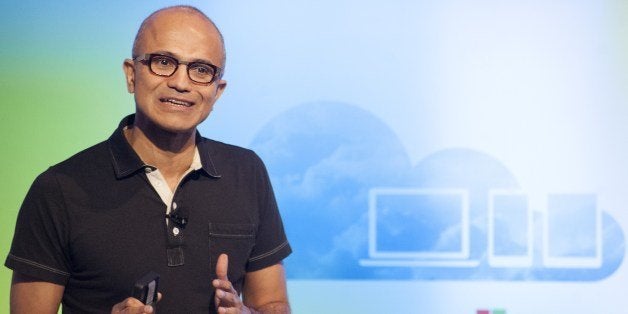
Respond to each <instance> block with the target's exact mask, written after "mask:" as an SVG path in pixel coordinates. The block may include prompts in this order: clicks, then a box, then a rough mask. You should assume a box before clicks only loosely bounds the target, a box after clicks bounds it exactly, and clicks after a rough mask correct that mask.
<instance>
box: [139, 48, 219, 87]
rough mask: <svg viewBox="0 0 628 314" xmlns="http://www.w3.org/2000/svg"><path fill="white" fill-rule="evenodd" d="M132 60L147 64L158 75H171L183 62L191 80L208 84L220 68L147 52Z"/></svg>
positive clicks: (213, 79)
mask: <svg viewBox="0 0 628 314" xmlns="http://www.w3.org/2000/svg"><path fill="white" fill-rule="evenodd" d="M133 60H135V61H138V62H141V63H142V64H144V65H148V69H150V71H151V72H152V73H153V74H155V75H159V76H172V75H173V74H174V72H177V69H178V68H179V64H185V65H186V66H187V69H188V77H189V78H190V80H192V81H193V82H196V83H199V84H204V85H209V84H211V83H212V82H213V81H215V80H216V79H218V78H220V75H221V74H222V73H221V72H222V69H221V68H219V67H217V66H215V65H213V64H211V63H205V62H183V61H179V60H177V59H176V58H174V57H171V56H166V55H161V54H156V53H148V54H145V55H143V56H139V57H135V58H133Z"/></svg>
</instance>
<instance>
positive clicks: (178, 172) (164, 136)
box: [124, 126, 196, 190]
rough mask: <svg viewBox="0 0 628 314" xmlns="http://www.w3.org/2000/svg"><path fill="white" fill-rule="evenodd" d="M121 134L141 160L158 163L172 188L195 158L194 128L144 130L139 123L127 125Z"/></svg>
mask: <svg viewBox="0 0 628 314" xmlns="http://www.w3.org/2000/svg"><path fill="white" fill-rule="evenodd" d="M124 135H125V137H126V139H127V141H128V142H129V144H131V147H133V150H135V152H136V153H137V154H138V156H139V157H140V158H141V159H142V161H143V162H144V163H146V164H149V165H151V166H155V167H157V169H159V171H160V172H161V174H162V175H163V176H164V178H165V179H166V181H167V182H168V185H169V186H170V189H171V190H174V189H175V187H176V184H177V183H178V181H179V179H180V178H181V177H182V176H183V174H184V173H185V172H186V171H187V170H188V169H189V168H190V165H191V164H192V160H193V159H194V152H195V148H196V144H195V139H196V132H195V131H191V132H189V133H169V132H150V131H148V132H147V130H144V129H143V128H142V127H138V126H128V127H127V128H126V129H125V130H124Z"/></svg>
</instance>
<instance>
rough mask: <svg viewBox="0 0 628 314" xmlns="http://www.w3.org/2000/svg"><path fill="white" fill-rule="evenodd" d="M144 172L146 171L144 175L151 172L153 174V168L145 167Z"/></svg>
mask: <svg viewBox="0 0 628 314" xmlns="http://www.w3.org/2000/svg"><path fill="white" fill-rule="evenodd" d="M144 171H146V173H151V172H153V168H151V167H146V168H144Z"/></svg>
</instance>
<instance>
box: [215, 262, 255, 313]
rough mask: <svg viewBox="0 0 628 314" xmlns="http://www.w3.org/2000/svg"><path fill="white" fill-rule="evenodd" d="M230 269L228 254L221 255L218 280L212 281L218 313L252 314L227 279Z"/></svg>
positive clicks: (218, 264)
mask: <svg viewBox="0 0 628 314" xmlns="http://www.w3.org/2000/svg"><path fill="white" fill-rule="evenodd" d="M228 269H229V257H228V256H227V254H220V256H218V261H217V262H216V276H217V277H218V279H214V281H212V285H213V286H214V288H215V289H216V294H215V297H214V303H215V304H216V311H218V313H229V314H231V313H251V312H250V311H249V309H248V308H247V307H246V306H244V304H242V300H240V296H239V295H238V292H237V291H236V290H235V289H234V288H233V285H232V284H231V281H229V278H227V271H228Z"/></svg>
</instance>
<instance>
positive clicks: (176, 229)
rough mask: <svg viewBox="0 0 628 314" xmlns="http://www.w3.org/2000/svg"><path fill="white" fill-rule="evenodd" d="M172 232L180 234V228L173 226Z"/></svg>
mask: <svg viewBox="0 0 628 314" xmlns="http://www.w3.org/2000/svg"><path fill="white" fill-rule="evenodd" d="M172 233H173V234H174V235H179V228H177V227H174V228H172Z"/></svg>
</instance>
